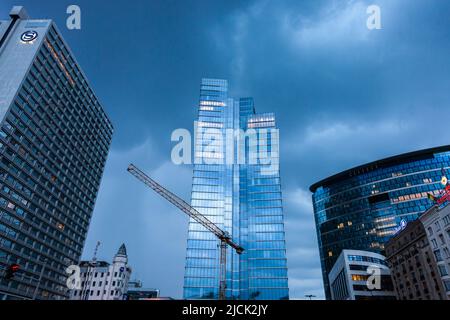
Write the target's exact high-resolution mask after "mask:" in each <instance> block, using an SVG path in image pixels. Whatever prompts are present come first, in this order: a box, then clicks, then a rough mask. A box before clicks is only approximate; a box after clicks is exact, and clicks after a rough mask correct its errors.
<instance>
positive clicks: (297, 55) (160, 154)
mask: <svg viewBox="0 0 450 320" xmlns="http://www.w3.org/2000/svg"><path fill="white" fill-rule="evenodd" d="M2 2H5V3H6V4H7V3H9V4H10V5H12V4H13V1H2ZM22 2H24V4H25V5H26V6H27V7H28V9H29V10H28V11H29V12H30V14H31V15H32V16H35V17H52V18H55V20H56V22H57V23H58V25H59V26H60V29H61V30H62V32H63V33H64V35H65V37H66V38H67V40H68V42H69V43H70V45H71V47H72V49H73V51H74V53H75V54H76V56H77V58H78V60H79V62H80V64H81V65H82V67H83V69H84V70H85V73H86V74H87V76H88V78H89V79H90V82H91V84H92V85H93V87H94V89H95V91H96V93H97V95H98V96H99V98H100V99H101V101H103V104H104V105H105V108H106V109H107V111H108V114H109V115H110V116H111V118H112V120H113V123H114V125H115V128H116V132H115V136H114V142H113V148H112V151H111V154H110V156H109V160H108V165H107V169H106V171H105V175H104V179H103V182H102V187H101V190H100V193H99V198H98V201H97V205H96V209H95V212H94V216H93V220H92V224H91V228H90V231H89V237H88V240H87V246H86V249H85V257H87V258H88V257H90V256H91V255H92V252H93V247H94V246H95V242H96V241H97V240H101V241H102V242H103V245H102V247H101V249H100V253H101V255H102V257H104V258H105V259H107V258H109V257H111V256H112V255H113V254H114V253H115V251H116V250H117V248H118V247H119V245H120V243H121V242H126V244H127V245H128V251H129V253H130V264H131V265H132V266H133V268H134V274H135V275H136V276H138V277H139V278H141V279H142V280H144V285H145V286H148V287H158V288H160V289H161V290H162V294H163V295H171V296H175V297H180V296H181V290H182V288H181V287H182V281H183V269H184V257H185V241H186V230H187V228H186V227H187V220H186V219H185V218H184V217H183V216H182V215H181V214H180V213H179V212H177V210H175V209H172V208H171V207H170V205H168V204H166V203H165V202H164V201H163V200H160V199H159V198H158V197H157V196H156V195H153V194H152V192H151V191H150V190H147V189H146V188H145V187H144V186H143V185H140V184H139V182H137V181H134V180H133V178H132V177H131V176H129V175H128V174H127V173H126V171H125V170H126V166H127V165H128V163H129V162H136V164H138V165H141V166H142V167H143V169H145V170H147V171H148V172H149V173H151V174H152V175H154V176H156V177H158V178H159V179H160V180H161V182H162V183H164V184H166V185H167V186H168V187H170V188H172V189H173V190H174V191H176V192H178V193H180V194H181V195H182V196H183V197H184V198H185V199H189V193H190V186H191V181H190V177H191V171H190V170H191V168H189V167H176V166H174V165H173V164H171V162H170V149H171V147H172V145H173V144H172V143H171V141H170V134H171V132H172V131H173V130H174V129H176V128H191V127H192V121H193V120H194V119H195V116H196V104H197V102H198V92H199V81H200V78H202V77H218V78H226V79H228V80H229V84H230V90H231V94H232V95H235V96H253V97H254V98H255V102H256V107H257V111H259V112H275V114H276V116H277V122H278V126H279V128H280V131H281V173H282V183H283V191H284V194H283V195H284V206H285V215H286V235H287V244H288V259H289V260H288V263H289V277H290V279H289V281H290V282H289V283H290V289H291V296H292V297H293V298H303V297H304V295H305V294H314V295H316V296H318V297H319V298H321V297H323V289H322V280H321V272H320V263H319V257H318V248H317V239H316V232H315V226H314V219H313V214H312V206H311V195H310V193H309V191H308V187H309V185H310V184H312V183H313V182H316V181H317V180H320V179H322V178H324V177H326V176H328V175H331V174H334V173H337V172H339V171H341V170H344V169H347V168H349V167H352V166H355V165H358V164H361V163H364V162H367V161H372V160H376V159H378V158H381V157H385V156H389V155H393V154H396V153H400V152H406V151H411V150H414V149H419V148H424V147H430V146H434V145H440V144H448V143H449V137H448V134H447V133H446V131H447V130H446V128H447V124H446V121H447V119H448V118H449V116H450V108H449V107H450V90H449V87H450V77H449V73H450V59H449V58H448V57H449V56H450V25H449V24H450V20H449V19H448V13H449V12H450V3H449V2H446V1H440V0H426V1H425V0H422V1H421V0H419V1H409V0H380V1H377V0H375V1H357V0H355V1H343V0H339V1H332V0H309V1H298V0H295V1H294V0H292V1H251V2H241V1H203V0H198V1H193V0H190V1H167V0H165V1H132V2H125V1H108V2H106V1H78V3H79V5H80V7H81V8H82V14H83V22H82V30H81V31H79V32H73V31H68V30H66V29H64V23H65V17H66V16H65V8H66V7H67V5H69V4H71V3H69V2H65V1H58V4H56V5H55V2H54V1H39V2H36V1H29V2H30V3H29V4H27V2H28V1H22ZM370 4H378V5H380V7H381V14H382V30H372V31H370V30H368V29H367V28H366V19H367V14H366V8H367V6H368V5H370ZM10 5H8V7H9V6H10ZM2 16H6V14H2Z"/></svg>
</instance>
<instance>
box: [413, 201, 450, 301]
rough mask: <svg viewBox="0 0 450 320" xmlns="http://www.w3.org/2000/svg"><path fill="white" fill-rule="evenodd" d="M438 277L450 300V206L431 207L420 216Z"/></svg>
mask: <svg viewBox="0 0 450 320" xmlns="http://www.w3.org/2000/svg"><path fill="white" fill-rule="evenodd" d="M420 221H421V222H422V224H423V226H424V228H425V231H426V233H427V238H428V242H429V244H430V246H431V250H433V255H434V259H435V260H436V263H437V268H438V270H439V275H440V276H441V279H442V284H443V285H444V290H445V291H446V294H447V299H448V300H450V275H449V273H450V206H449V205H447V206H444V207H439V206H433V207H431V208H430V209H429V210H427V211H426V212H424V213H423V214H422V215H421V216H420Z"/></svg>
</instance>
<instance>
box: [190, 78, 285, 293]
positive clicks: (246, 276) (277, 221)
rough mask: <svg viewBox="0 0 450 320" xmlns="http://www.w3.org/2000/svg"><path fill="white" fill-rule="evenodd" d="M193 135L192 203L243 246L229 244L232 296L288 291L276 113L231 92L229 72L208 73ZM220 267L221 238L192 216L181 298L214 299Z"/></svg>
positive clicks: (202, 84) (203, 82)
mask: <svg viewBox="0 0 450 320" xmlns="http://www.w3.org/2000/svg"><path fill="white" fill-rule="evenodd" d="M255 138H256V139H255ZM194 140H195V148H194V160H195V162H194V174H193V183H192V196H191V205H192V206H193V207H195V208H196V209H197V210H198V211H199V212H201V213H202V214H204V215H205V216H207V217H208V219H210V220H211V221H212V222H214V223H216V224H217V225H218V226H219V227H220V228H222V229H224V230H225V231H227V232H229V233H230V234H231V235H232V237H233V241H235V242H237V243H239V244H240V245H241V246H242V247H244V248H245V251H244V253H243V254H242V255H237V254H236V253H235V252H232V250H228V256H227V268H226V269H227V275H226V280H227V290H226V297H227V299H258V300H263V299H273V300H278V299H288V298H289V289H288V280H287V260H286V245H285V234H284V219H283V209H282V198H281V185H280V173H279V167H278V163H279V157H278V130H277V129H276V126H275V117H274V115H273V114H271V113H268V114H256V113H255V107H254V103H253V99H252V98H240V99H232V98H229V97H228V83H227V81H226V80H219V79H203V80H202V83H201V90H200V103H199V113H198V122H197V123H196V126H195V138H194ZM255 158H257V160H255ZM262 159H265V160H267V159H270V161H262ZM219 271H220V270H219V241H218V240H217V239H216V238H215V236H214V235H213V234H211V233H210V232H209V231H207V230H206V229H205V228H204V227H203V226H201V225H200V224H198V223H197V222H195V221H194V220H192V219H191V220H190V222H189V230H188V243H187V254H186V268H185V279H184V298H185V299H216V298H217V297H218V294H219Z"/></svg>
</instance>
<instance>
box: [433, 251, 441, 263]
mask: <svg viewBox="0 0 450 320" xmlns="http://www.w3.org/2000/svg"><path fill="white" fill-rule="evenodd" d="M434 256H435V257H436V261H438V262H439V261H442V255H441V250H435V251H434Z"/></svg>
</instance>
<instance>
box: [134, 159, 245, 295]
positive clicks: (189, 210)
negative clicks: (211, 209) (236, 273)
mask: <svg viewBox="0 0 450 320" xmlns="http://www.w3.org/2000/svg"><path fill="white" fill-rule="evenodd" d="M127 170H128V172H129V173H131V174H132V175H133V176H135V177H136V178H137V179H138V180H140V181H141V182H143V183H144V184H145V185H147V186H148V187H150V188H151V189H153V190H154V191H155V192H156V193H158V194H159V195H161V196H162V197H163V198H165V199H166V200H167V201H169V202H170V203H172V204H173V205H175V206H176V207H177V208H178V209H180V210H181V211H183V212H184V213H186V214H187V215H188V216H189V217H191V218H192V219H193V220H195V221H196V222H198V223H200V224H201V225H202V226H204V227H205V228H206V229H207V230H208V231H210V232H211V233H213V234H214V235H215V236H216V237H217V238H218V239H219V240H220V258H219V259H220V268H219V279H220V283H219V299H220V300H224V299H225V291H226V259H227V246H230V247H231V248H233V249H234V250H235V251H236V253H237V254H241V253H242V252H243V251H244V248H242V247H241V246H240V245H238V244H236V243H235V242H233V240H232V239H231V236H230V234H229V233H228V232H226V231H224V230H222V229H220V228H219V227H218V226H217V225H216V224H214V223H213V222H211V221H210V220H209V219H208V218H207V217H205V216H204V215H203V214H201V213H200V212H198V211H197V210H196V209H195V208H194V207H192V206H191V205H190V204H188V203H187V202H186V201H184V200H183V199H181V198H180V197H178V196H177V195H175V194H174V193H172V192H170V191H169V190H167V189H166V188H164V187H163V186H161V185H160V184H159V183H158V182H156V181H155V180H153V179H152V178H150V177H149V176H148V175H146V174H145V173H144V172H142V171H141V170H139V169H138V168H137V167H136V166H135V165H133V164H130V165H129V166H128V169H127Z"/></svg>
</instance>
